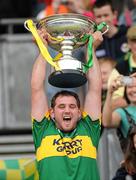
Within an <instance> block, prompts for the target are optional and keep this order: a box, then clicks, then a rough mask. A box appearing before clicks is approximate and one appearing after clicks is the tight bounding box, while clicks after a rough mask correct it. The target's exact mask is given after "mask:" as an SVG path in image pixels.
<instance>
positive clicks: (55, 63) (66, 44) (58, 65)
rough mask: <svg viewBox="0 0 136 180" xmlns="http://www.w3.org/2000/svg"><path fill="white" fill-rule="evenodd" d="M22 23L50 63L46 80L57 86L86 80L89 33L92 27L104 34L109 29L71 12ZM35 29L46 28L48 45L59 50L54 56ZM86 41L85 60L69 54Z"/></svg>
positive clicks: (90, 40)
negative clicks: (86, 51) (53, 56)
mask: <svg viewBox="0 0 136 180" xmlns="http://www.w3.org/2000/svg"><path fill="white" fill-rule="evenodd" d="M25 27H26V29H28V30H29V31H31V33H32V34H33V36H34V37H35V39H36V42H37V44H38V47H39V49H40V51H41V54H42V55H43V57H44V58H45V59H46V60H47V61H48V63H49V64H50V65H51V67H52V68H51V74H50V75H49V77H48V82H49V83H50V84H51V85H53V86H55V87H60V88H74V87H79V86H82V85H84V84H85V83H86V81H87V79H86V72H87V70H88V69H89V68H91V66H92V65H93V62H92V42H93V38H92V36H91V34H92V33H93V32H95V31H102V33H103V34H104V33H106V32H107V30H108V25H106V24H105V23H104V22H103V23H101V24H99V25H96V24H95V23H94V22H93V21H92V20H90V19H89V18H88V17H86V16H83V15H79V14H70V13H68V14H56V15H52V16H48V17H46V18H44V19H42V20H40V21H38V22H36V23H34V22H33V21H32V20H27V21H26V22H25ZM38 29H40V30H41V29H43V30H44V31H45V36H46V37H47V42H48V45H49V46H50V47H51V48H53V49H55V50H57V51H58V55H57V56H56V57H55V58H54V59H53V58H52V57H51V56H50V54H49V52H48V49H47V48H46V46H45V45H44V43H43V41H42V40H41V38H40V36H39V34H38V32H37V30H38ZM87 43H88V49H87V50H88V60H87V62H84V61H82V62H81V61H79V60H78V59H76V58H74V57H73V56H72V52H73V50H74V49H77V48H79V47H80V46H84V45H85V44H87Z"/></svg>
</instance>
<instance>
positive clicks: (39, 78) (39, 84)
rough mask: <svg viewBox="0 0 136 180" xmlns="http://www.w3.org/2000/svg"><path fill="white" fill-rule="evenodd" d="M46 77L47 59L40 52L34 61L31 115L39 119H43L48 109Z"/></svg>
mask: <svg viewBox="0 0 136 180" xmlns="http://www.w3.org/2000/svg"><path fill="white" fill-rule="evenodd" d="M45 79H46V61H45V60H44V58H43V56H42V55H41V54H40V55H39V56H38V58H37V59H36V61H35V63H34V66H33V70H32V77H31V115H32V117H33V118H35V119H36V120H37V121H41V120H42V119H43V117H44V115H45V113H46V112H47V111H48V101H47V96H46V90H45V88H44V85H45Z"/></svg>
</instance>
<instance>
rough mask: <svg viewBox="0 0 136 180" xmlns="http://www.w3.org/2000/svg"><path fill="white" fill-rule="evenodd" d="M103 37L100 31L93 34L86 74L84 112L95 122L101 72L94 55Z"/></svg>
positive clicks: (98, 113) (99, 97)
mask: <svg viewBox="0 0 136 180" xmlns="http://www.w3.org/2000/svg"><path fill="white" fill-rule="evenodd" d="M102 40H103V37H102V33H101V32H100V31H97V32H95V33H94V34H93V66H92V67H91V68H90V69H89V71H88V73H87V79H88V89H87V95H86V97H85V104H84V111H85V112H87V113H88V114H89V115H90V117H91V118H92V120H97V119H98V118H100V116H101V90H102V81H101V72H100V68H99V63H98V61H97V58H96V55H95V49H96V48H97V47H98V46H99V45H100V43H101V42H102Z"/></svg>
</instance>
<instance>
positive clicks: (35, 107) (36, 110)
mask: <svg viewBox="0 0 136 180" xmlns="http://www.w3.org/2000/svg"><path fill="white" fill-rule="evenodd" d="M47 111H48V101H47V97H46V95H45V92H44V91H34V92H32V96H31V116H32V117H33V118H35V119H36V120H37V121H41V120H42V119H43V117H44V115H45V113H46V112H47Z"/></svg>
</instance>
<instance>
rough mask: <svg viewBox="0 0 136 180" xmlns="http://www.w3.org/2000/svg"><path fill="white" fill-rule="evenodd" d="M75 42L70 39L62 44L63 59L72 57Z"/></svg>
mask: <svg viewBox="0 0 136 180" xmlns="http://www.w3.org/2000/svg"><path fill="white" fill-rule="evenodd" d="M73 45H74V42H73V41H72V40H70V39H65V40H63V41H62V42H61V51H62V55H63V58H64V57H72V51H73Z"/></svg>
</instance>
